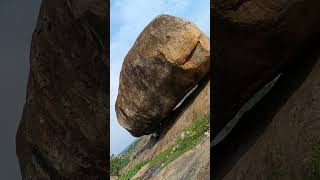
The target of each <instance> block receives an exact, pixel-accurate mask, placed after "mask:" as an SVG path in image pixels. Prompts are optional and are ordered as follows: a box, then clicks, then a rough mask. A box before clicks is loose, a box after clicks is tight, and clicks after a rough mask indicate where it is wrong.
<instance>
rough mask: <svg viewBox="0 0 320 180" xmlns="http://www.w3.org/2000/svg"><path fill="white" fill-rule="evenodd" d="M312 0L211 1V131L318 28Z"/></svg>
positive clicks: (281, 67) (286, 62)
mask: <svg viewBox="0 0 320 180" xmlns="http://www.w3.org/2000/svg"><path fill="white" fill-rule="evenodd" d="M319 8H320V1H318V0H281V1H279V0H269V1H266V0H251V1H245V0H217V1H216V2H215V4H214V13H215V15H214V21H213V22H214V25H213V28H214V30H213V31H214V43H215V48H214V53H213V54H214V56H215V63H214V69H213V78H214V90H213V99H214V102H213V104H214V105H213V106H214V113H213V116H214V119H215V122H214V124H215V126H214V129H213V133H217V132H218V130H219V129H221V128H222V127H223V126H224V125H225V124H226V123H227V122H228V121H229V120H231V119H232V117H233V116H234V115H235V114H236V112H237V111H238V110H239V109H240V108H241V106H242V105H244V103H245V102H246V101H248V99H249V98H250V97H252V95H253V94H254V93H255V92H257V91H258V90H259V89H260V88H262V87H263V86H264V84H266V83H267V82H269V81H271V80H272V79H273V78H274V77H276V76H277V75H278V74H279V73H280V72H284V68H288V67H289V64H290V62H291V61H293V60H294V59H296V58H297V56H298V55H299V54H300V53H301V52H303V51H304V49H303V48H304V47H306V46H307V45H308V43H309V42H310V40H312V39H313V38H314V37H315V35H317V34H318V33H319V30H320V21H319V20H318V19H319V18H320V14H319V12H318V11H319Z"/></svg>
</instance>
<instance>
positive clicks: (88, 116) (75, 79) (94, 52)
mask: <svg viewBox="0 0 320 180" xmlns="http://www.w3.org/2000/svg"><path fill="white" fill-rule="evenodd" d="M97 4H98V6H99V7H104V8H101V9H99V11H98V10H97V8H94V7H96V5H97ZM91 5H92V6H91ZM106 8H107V7H106V2H105V1H103V0H96V1H84V0H81V1H67V0H60V1H49V0H44V1H43V3H42V5H41V10H40V14H39V17H38V22H37V26H36V30H35V32H34V33H33V37H32V45H31V54H30V74H29V81H28V87H27V97H26V103H25V106H24V111H23V116H22V118H21V121H20V125H19V128H18V132H17V136H16V144H17V149H16V151H17V156H18V158H19V162H20V168H21V173H22V178H23V179H103V178H106V177H107V175H108V174H107V160H108V153H107V151H108V149H107V144H108V139H109V136H108V132H107V130H108V124H109V121H108V119H109V115H108V114H109V107H108V102H109V95H108V94H107V92H108V82H107V78H106V77H107V72H108V71H107V69H108V67H107V65H108V63H109V60H108V59H107V56H106V52H107V51H106V50H107V49H106V47H105V45H106V38H105V37H106V30H107V29H108V27H106V24H108V23H107V22H106V19H107V18H106V15H107V13H106Z"/></svg>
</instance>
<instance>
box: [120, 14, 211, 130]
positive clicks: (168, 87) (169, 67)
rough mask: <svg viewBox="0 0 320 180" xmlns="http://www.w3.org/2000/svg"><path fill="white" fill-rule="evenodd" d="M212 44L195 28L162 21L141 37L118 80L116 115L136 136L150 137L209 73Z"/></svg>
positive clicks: (165, 18) (185, 23) (172, 19)
mask: <svg viewBox="0 0 320 180" xmlns="http://www.w3.org/2000/svg"><path fill="white" fill-rule="evenodd" d="M209 50H210V43H209V39H208V37H207V36H206V35H205V34H204V33H202V32H201V31H200V30H199V29H198V28H197V27H196V25H194V24H193V23H191V22H188V21H186V20H183V19H180V18H177V17H173V16H169V15H160V16H158V17H156V18H155V19H154V20H153V21H152V22H151V23H150V24H149V25H148V26H147V27H146V28H145V29H144V30H143V32H142V33H141V34H140V35H139V37H138V38H137V40H136V42H135V44H134V45H133V47H132V48H131V49H130V51H129V52H128V54H127V56H126V57H125V60H124V62H123V65H122V69H121V74H120V83H119V84H120V85H119V93H118V97H117V100H116V113H117V118H118V121H119V123H120V124H121V125H122V126H123V127H124V128H126V129H127V130H128V131H129V132H130V133H131V134H132V135H134V136H141V135H146V134H150V133H152V132H154V131H155V129H156V128H157V127H158V126H159V124H160V122H161V119H162V118H163V117H165V116H166V115H168V114H169V113H170V112H171V111H172V110H173V109H174V108H175V106H176V105H177V104H178V103H179V101H180V100H181V99H182V98H183V97H184V96H185V95H186V94H187V92H188V91H189V90H190V89H191V88H193V87H194V86H195V85H196V84H197V83H198V82H199V80H201V79H202V78H203V77H204V76H205V75H206V74H208V72H209V68H210V67H209V66H210V57H209V54H210V52H209Z"/></svg>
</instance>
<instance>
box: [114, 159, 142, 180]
mask: <svg viewBox="0 0 320 180" xmlns="http://www.w3.org/2000/svg"><path fill="white" fill-rule="evenodd" d="M146 163H147V162H146V161H142V162H139V163H138V164H137V165H135V166H133V167H132V168H130V169H129V170H128V171H127V173H126V174H124V175H121V176H120V177H119V180H128V179H131V178H132V177H133V176H134V175H135V174H137V172H138V171H139V170H140V169H141V168H142V167H143V166H144V165H145V164H146Z"/></svg>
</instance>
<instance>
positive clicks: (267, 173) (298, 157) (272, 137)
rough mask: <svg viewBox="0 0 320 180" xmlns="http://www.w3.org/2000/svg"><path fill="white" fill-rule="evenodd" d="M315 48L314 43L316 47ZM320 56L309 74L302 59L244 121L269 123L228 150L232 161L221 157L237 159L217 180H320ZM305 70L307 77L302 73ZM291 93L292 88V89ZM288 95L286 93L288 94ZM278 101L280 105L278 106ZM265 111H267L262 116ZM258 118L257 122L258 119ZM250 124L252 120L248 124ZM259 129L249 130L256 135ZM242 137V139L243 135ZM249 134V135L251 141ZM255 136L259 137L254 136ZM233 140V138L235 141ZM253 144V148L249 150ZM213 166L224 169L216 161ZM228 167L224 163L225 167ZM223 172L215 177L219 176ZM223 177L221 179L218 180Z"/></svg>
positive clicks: (304, 60) (311, 65)
mask: <svg viewBox="0 0 320 180" xmlns="http://www.w3.org/2000/svg"><path fill="white" fill-rule="evenodd" d="M317 42H318V41H317ZM319 57H320V56H319V51H318V55H317V57H316V58H317V59H316V62H315V63H313V64H310V65H309V66H310V67H312V68H310V67H309V68H307V69H306V68H305V65H306V63H305V62H308V61H314V60H313V57H312V59H309V58H306V57H305V59H303V60H301V61H299V62H300V63H299V65H300V66H298V67H297V68H296V69H295V70H293V71H291V72H290V74H288V76H287V77H283V79H282V81H280V82H279V84H278V86H277V87H276V89H275V90H274V92H273V93H271V94H270V96H269V98H268V99H266V100H265V101H264V102H263V103H262V104H261V105H262V106H258V107H257V109H256V112H255V113H254V112H253V115H249V116H248V118H247V119H245V120H246V121H251V122H254V121H257V120H259V121H260V122H259V124H262V123H264V122H268V123H267V126H265V127H264V128H263V130H262V129H261V128H259V130H258V131H259V132H262V133H256V132H255V133H252V134H255V135H254V136H255V137H256V138H255V140H249V139H253V136H251V137H250V138H248V137H246V138H244V139H246V140H245V141H242V143H238V142H233V144H237V145H236V146H234V147H229V148H232V155H231V154H226V153H227V151H224V152H223V153H221V154H215V155H216V156H222V154H224V159H221V162H226V161H228V160H227V159H228V157H230V156H234V155H235V154H238V155H236V156H239V154H241V156H239V157H238V158H236V160H235V161H234V162H233V163H232V166H231V167H230V168H228V171H226V172H225V173H224V174H223V176H219V177H217V179H224V180H233V179H262V180H264V179H283V180H291V179H319V177H320V171H319V168H320V164H319V162H320V158H319V157H320V151H319V150H320V130H319V129H320V120H319V119H320V109H319V107H320V78H319V77H320V58H319ZM301 69H305V70H304V71H306V72H305V73H301V72H299V71H301ZM292 87H295V88H294V89H293V88H292ZM288 92H289V93H288ZM279 101H280V102H279ZM263 109H265V110H263ZM257 117H259V119H257ZM251 118H252V120H250V119H251ZM256 128H257V127H254V128H251V129H248V128H247V131H251V132H254V129H256ZM243 134H245V133H243V132H242V133H241V135H243ZM252 134H251V135H252ZM257 134H258V135H257ZM235 136H236V135H235ZM248 142H252V143H249V144H252V145H251V146H247V145H246V144H248ZM215 162H216V163H215V166H216V167H217V166H221V165H223V164H222V163H218V162H217V161H215ZM226 164H227V163H226ZM221 172H222V171H219V172H218V171H217V172H214V173H215V174H220V175H221ZM222 177H223V178H222Z"/></svg>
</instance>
